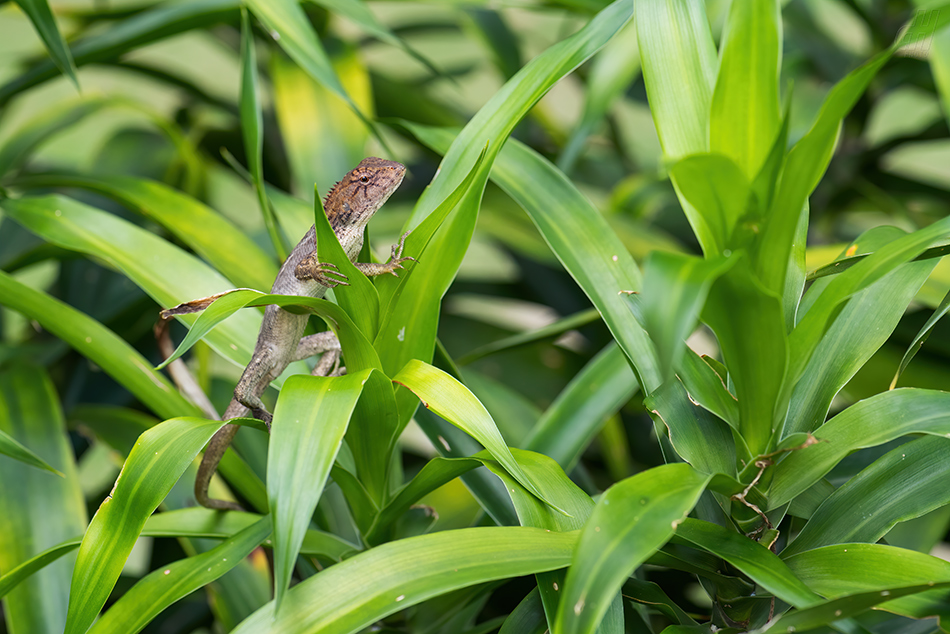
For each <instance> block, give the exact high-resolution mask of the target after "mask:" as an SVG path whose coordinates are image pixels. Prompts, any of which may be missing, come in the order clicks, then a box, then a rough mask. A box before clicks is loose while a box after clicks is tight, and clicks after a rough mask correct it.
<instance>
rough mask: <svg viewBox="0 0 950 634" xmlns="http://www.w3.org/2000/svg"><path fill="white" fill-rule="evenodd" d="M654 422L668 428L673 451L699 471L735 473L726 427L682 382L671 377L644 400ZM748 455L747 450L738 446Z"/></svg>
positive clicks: (733, 448) (732, 446)
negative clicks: (693, 399)
mask: <svg viewBox="0 0 950 634" xmlns="http://www.w3.org/2000/svg"><path fill="white" fill-rule="evenodd" d="M643 404H644V406H645V407H646V408H647V410H648V411H649V412H650V415H651V416H652V417H653V418H654V419H655V420H656V419H659V420H658V421H657V422H660V423H662V424H663V425H665V426H666V428H667V429H668V430H669V435H670V444H672V445H673V449H674V450H676V453H677V454H678V455H679V456H680V458H682V459H683V460H685V461H686V462H688V463H689V464H691V465H692V466H693V467H694V468H695V469H697V470H698V471H699V472H701V473H707V474H710V475H712V474H715V473H726V474H729V475H735V473H736V453H737V451H736V444H735V441H734V440H733V433H732V430H731V429H730V428H729V426H728V425H727V424H726V423H724V422H723V421H721V420H719V419H718V418H716V417H715V416H713V415H712V414H710V413H709V412H708V411H706V410H705V409H704V408H702V407H700V406H699V405H697V404H696V403H695V402H693V401H692V400H691V399H690V397H689V393H687V391H686V389H685V388H684V387H683V384H682V383H681V382H680V381H679V380H678V379H676V378H675V377H674V378H673V379H670V380H669V381H668V382H666V383H664V384H663V385H661V386H660V387H658V388H657V389H656V390H654V391H653V393H652V394H650V396H648V397H647V398H646V399H645V400H644V403H643ZM740 449H741V451H742V452H743V453H745V454H748V451H749V450H748V449H747V448H745V447H744V446H742V447H740Z"/></svg>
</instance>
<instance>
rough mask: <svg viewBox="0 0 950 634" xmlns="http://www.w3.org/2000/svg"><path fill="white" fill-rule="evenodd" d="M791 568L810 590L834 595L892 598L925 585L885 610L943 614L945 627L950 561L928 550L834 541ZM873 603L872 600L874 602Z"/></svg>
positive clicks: (889, 603)
mask: <svg viewBox="0 0 950 634" xmlns="http://www.w3.org/2000/svg"><path fill="white" fill-rule="evenodd" d="M786 564H788V566H789V568H790V569H791V570H792V571H793V572H794V573H795V575H796V576H798V577H799V578H800V579H802V581H804V582H805V583H806V584H808V586H809V587H810V588H812V589H813V590H815V592H819V593H821V594H822V595H824V596H826V597H828V598H829V599H837V598H839V597H847V596H848V595H855V594H858V595H859V597H858V599H859V600H867V597H861V596H860V595H861V594H864V593H868V592H873V593H874V594H876V595H877V597H879V598H881V599H884V600H887V597H893V596H894V595H893V594H888V595H883V596H882V593H885V592H887V593H890V592H893V590H894V589H895V588H907V587H911V586H925V587H929V588H931V589H930V590H929V591H928V592H924V593H920V594H915V595H913V596H905V597H901V598H897V599H894V598H891V599H889V600H887V602H886V603H883V604H881V605H880V609H882V610H886V611H888V612H893V613H895V614H903V615H906V616H909V617H911V618H915V619H921V618H925V617H928V616H933V615H940V616H941V618H942V621H943V622H942V625H943V626H944V627H945V626H946V623H947V621H946V618H947V616H948V614H947V608H946V595H947V591H946V589H941V588H940V587H939V586H938V584H946V583H947V582H950V564H948V563H947V562H946V561H943V560H942V559H938V558H937V557H932V556H930V555H926V554H924V553H918V552H914V551H912V550H904V549H902V548H895V547H893V546H885V545H883V544H835V545H834V546H825V547H823V548H816V549H814V550H809V551H806V552H803V553H800V554H798V555H795V556H794V557H789V558H788V560H787V561H786ZM872 605H873V604H872Z"/></svg>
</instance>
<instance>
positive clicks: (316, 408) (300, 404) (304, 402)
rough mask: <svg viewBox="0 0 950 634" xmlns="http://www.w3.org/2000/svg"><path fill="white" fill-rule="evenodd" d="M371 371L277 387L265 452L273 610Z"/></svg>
mask: <svg viewBox="0 0 950 634" xmlns="http://www.w3.org/2000/svg"><path fill="white" fill-rule="evenodd" d="M371 372H372V371H371V370H364V371H362V372H358V373H355V374H347V375H345V376H342V377H332V378H329V377H315V376H295V377H291V378H290V379H288V380H287V382H286V383H285V384H284V387H283V389H281V391H280V398H278V399H277V407H276V408H275V409H274V422H273V424H272V426H271V438H270V444H269V445H268V451H267V498H268V501H269V505H270V509H271V513H272V514H273V516H274V544H275V550H274V586H275V592H276V596H277V599H276V602H277V606H278V609H279V607H280V604H281V601H282V599H283V598H284V596H286V592H287V588H288V587H289V586H290V577H291V575H292V574H293V571H294V564H295V563H296V561H297V553H298V551H299V550H300V544H301V543H302V542H303V538H304V533H305V532H306V530H307V527H308V526H309V525H310V518H311V517H312V516H313V510H314V509H315V508H316V506H317V502H318V501H319V500H320V495H321V494H322V493H323V487H324V485H325V484H326V481H327V476H328V475H329V474H330V467H332V466H333V461H334V460H336V455H337V452H338V451H339V449H340V445H341V444H342V442H343V434H344V433H345V432H346V428H347V425H348V424H349V422H350V416H351V415H352V413H353V408H354V407H356V401H357V399H359V397H360V393H361V392H362V391H363V386H364V385H365V384H366V382H367V381H368V380H369V378H370V374H371Z"/></svg>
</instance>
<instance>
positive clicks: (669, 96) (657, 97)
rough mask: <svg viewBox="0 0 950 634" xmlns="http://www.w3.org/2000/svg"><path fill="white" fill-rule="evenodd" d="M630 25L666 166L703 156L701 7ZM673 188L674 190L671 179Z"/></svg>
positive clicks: (710, 79)
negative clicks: (690, 156)
mask: <svg viewBox="0 0 950 634" xmlns="http://www.w3.org/2000/svg"><path fill="white" fill-rule="evenodd" d="M634 22H635V23H636V25H637V38H638V40H639V42H640V60H641V63H642V65H643V81H644V84H645V86H646V91H647V98H648V100H649V102H650V112H651V114H652V115H653V123H654V124H655V125H656V131H657V135H658V136H659V138H660V145H661V146H662V147H663V156H664V158H665V159H666V160H667V161H671V162H672V161H677V160H679V159H681V158H683V157H685V156H687V155H689V154H698V153H702V152H707V151H709V110H710V104H711V102H712V94H713V85H714V84H715V82H716V72H717V70H716V69H717V66H718V63H719V60H718V58H717V56H716V48H715V46H714V45H713V41H712V34H711V33H710V30H709V22H708V20H707V18H706V11H705V6H704V5H703V4H701V3H696V2H689V1H688V0H673V1H671V2H668V1H666V0H647V1H644V2H637V3H636V19H635V20H634ZM673 185H674V187H679V185H678V182H677V179H676V178H675V176H674V178H673ZM680 203H681V204H682V207H683V211H684V212H685V213H686V217H687V219H688V220H689V223H690V225H691V226H692V228H693V231H694V232H695V234H696V237H697V238H698V239H699V243H700V245H702V248H703V252H704V253H706V254H707V255H711V254H713V253H715V254H719V253H720V250H719V248H718V245H717V243H716V237H715V234H714V233H713V231H712V229H711V228H710V227H709V225H708V224H707V223H706V221H705V219H704V218H703V216H702V215H701V214H700V213H698V212H697V211H696V209H694V208H693V207H692V205H691V204H690V203H689V202H688V201H687V200H686V199H685V198H683V196H680ZM654 387H655V386H649V387H648V389H647V392H652V391H653V388H654Z"/></svg>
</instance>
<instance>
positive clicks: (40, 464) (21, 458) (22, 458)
mask: <svg viewBox="0 0 950 634" xmlns="http://www.w3.org/2000/svg"><path fill="white" fill-rule="evenodd" d="M0 454H3V455H5V456H9V457H10V458H13V459H14V460H16V461H18V462H22V463H23V464H28V465H30V466H31V467H36V468H37V469H43V470H45V471H49V472H50V473H55V474H56V475H58V476H60V477H65V476H64V475H63V473H62V472H61V471H59V470H58V469H54V468H53V467H52V466H50V464H49V463H48V462H46V461H45V460H43V459H42V458H40V457H39V456H37V455H36V454H35V453H34V452H32V451H30V450H29V449H28V448H27V447H24V446H23V445H22V444H21V443H20V442H19V441H17V439H16V438H14V437H13V436H10V435H9V434H7V433H6V432H5V431H3V430H2V429H0Z"/></svg>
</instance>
